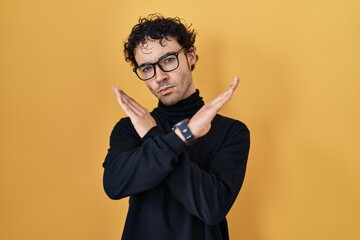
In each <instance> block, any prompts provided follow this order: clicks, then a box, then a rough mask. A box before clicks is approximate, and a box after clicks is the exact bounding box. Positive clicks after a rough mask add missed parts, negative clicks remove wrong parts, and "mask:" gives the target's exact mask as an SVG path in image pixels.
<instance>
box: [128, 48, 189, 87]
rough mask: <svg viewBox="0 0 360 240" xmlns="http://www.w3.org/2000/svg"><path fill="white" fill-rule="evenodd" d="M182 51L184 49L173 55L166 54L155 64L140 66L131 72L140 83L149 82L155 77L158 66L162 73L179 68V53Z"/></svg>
mask: <svg viewBox="0 0 360 240" xmlns="http://www.w3.org/2000/svg"><path fill="white" fill-rule="evenodd" d="M183 50H184V48H182V49H180V50H179V51H177V52H175V53H167V54H165V55H164V56H162V57H160V58H159V60H158V61H157V62H155V63H144V64H141V65H140V66H138V67H136V68H134V69H133V71H134V73H136V75H137V76H138V78H140V80H142V81H146V80H149V79H151V78H153V77H154V76H155V74H156V65H158V66H159V68H160V69H161V71H163V72H171V71H174V70H175V69H177V68H178V67H179V53H181V52H182V51H183Z"/></svg>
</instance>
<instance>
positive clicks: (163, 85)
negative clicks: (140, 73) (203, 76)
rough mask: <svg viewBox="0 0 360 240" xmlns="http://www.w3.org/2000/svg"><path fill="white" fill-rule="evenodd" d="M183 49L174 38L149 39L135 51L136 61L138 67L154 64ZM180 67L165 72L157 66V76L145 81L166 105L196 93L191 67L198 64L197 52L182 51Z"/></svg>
mask: <svg viewBox="0 0 360 240" xmlns="http://www.w3.org/2000/svg"><path fill="white" fill-rule="evenodd" d="M181 48H182V47H181V46H180V44H179V43H178V42H177V40H176V39H174V38H169V39H164V40H163V42H162V44H160V42H159V41H158V40H153V39H148V41H146V42H145V43H144V44H140V45H139V46H138V47H137V48H136V49H135V59H136V62H137V64H138V65H142V64H144V63H154V62H157V61H158V60H159V58H160V57H162V56H164V55H165V54H168V53H174V52H178V51H179V50H180V49H181ZM178 57H179V67H178V68H177V69H175V70H174V71H171V72H163V71H162V70H161V69H160V68H159V66H156V74H155V76H154V77H153V78H151V79H149V80H147V81H145V84H146V85H147V87H148V88H149V89H150V91H151V92H152V93H153V94H154V95H155V96H156V97H157V98H158V99H159V100H160V101H161V102H162V103H163V104H165V105H173V104H175V103H177V102H179V101H180V100H182V99H185V98H187V97H189V96H190V95H191V94H193V93H194V92H195V86H194V83H193V80H192V74H191V66H192V65H193V64H195V62H196V53H195V50H191V51H190V52H186V51H181V52H180V53H179V55H178Z"/></svg>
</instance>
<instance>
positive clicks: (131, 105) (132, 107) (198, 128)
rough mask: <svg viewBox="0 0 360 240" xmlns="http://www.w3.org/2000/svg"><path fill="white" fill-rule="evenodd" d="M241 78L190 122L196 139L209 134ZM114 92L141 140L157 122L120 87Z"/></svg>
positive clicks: (235, 79) (180, 135)
mask: <svg viewBox="0 0 360 240" xmlns="http://www.w3.org/2000/svg"><path fill="white" fill-rule="evenodd" d="M238 84H239V78H238V77H235V78H234V80H233V81H232V83H231V85H230V86H229V88H228V89H226V90H225V91H223V92H222V93H221V94H219V95H218V96H217V97H216V98H214V99H213V100H211V101H209V102H208V103H206V104H205V105H204V106H203V107H202V108H201V109H200V110H199V111H198V112H197V113H196V114H195V115H194V116H193V117H192V118H191V119H190V121H189V123H188V126H189V128H190V130H191V132H192V133H193V134H194V136H195V137H196V138H200V137H202V136H204V135H205V134H206V133H208V132H209V130H210V128H211V121H212V120H213V118H214V117H215V115H216V114H217V113H218V112H219V111H220V109H221V108H222V107H223V106H224V105H225V104H226V103H227V102H228V101H229V100H230V99H231V97H232V96H233V94H234V92H235V90H236V88H237V86H238ZM113 92H114V93H115V94H116V96H117V100H118V102H119V104H120V106H121V108H122V109H123V110H124V112H125V113H126V114H127V115H128V117H129V118H130V120H131V122H132V124H133V125H134V127H135V130H136V132H137V133H138V134H139V136H140V137H141V138H143V137H144V136H145V134H146V133H147V132H148V131H149V130H150V129H151V128H152V127H154V126H156V122H155V120H154V118H153V117H152V116H151V115H150V112H149V111H148V110H147V109H146V108H144V107H143V106H141V105H140V104H139V103H138V102H136V101H135V100H134V99H133V98H131V97H130V96H128V95H127V94H126V93H125V92H124V91H123V90H122V89H120V88H119V87H113ZM175 133H176V134H177V135H178V136H179V137H180V138H181V139H182V140H183V141H184V142H185V139H184V137H183V136H182V134H181V133H180V131H179V130H178V129H177V130H176V131H175Z"/></svg>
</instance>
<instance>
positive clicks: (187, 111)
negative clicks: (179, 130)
mask: <svg viewBox="0 0 360 240" xmlns="http://www.w3.org/2000/svg"><path fill="white" fill-rule="evenodd" d="M203 105H204V101H203V99H202V97H200V92H199V90H198V89H196V91H195V93H193V94H192V95H190V96H189V97H188V98H185V99H183V100H180V101H179V102H177V103H175V104H174V105H169V106H167V105H165V104H163V103H162V102H161V101H159V103H158V107H157V108H155V109H154V112H157V113H158V114H160V115H161V116H162V117H165V118H167V119H168V120H169V121H170V122H171V123H172V124H174V123H176V122H179V121H181V120H183V119H185V118H191V117H192V116H193V115H194V114H195V113H196V112H197V111H198V110H199V109H200V108H201V107H202V106H203Z"/></svg>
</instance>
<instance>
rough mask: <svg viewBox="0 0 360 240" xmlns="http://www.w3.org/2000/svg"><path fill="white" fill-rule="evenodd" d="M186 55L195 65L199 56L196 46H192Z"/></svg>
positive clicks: (191, 63) (191, 64)
mask: <svg viewBox="0 0 360 240" xmlns="http://www.w3.org/2000/svg"><path fill="white" fill-rule="evenodd" d="M186 57H187V59H188V62H189V65H190V66H193V65H195V63H196V61H197V59H198V56H197V54H196V49H195V48H194V47H192V48H190V50H189V51H188V52H187V54H186Z"/></svg>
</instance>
